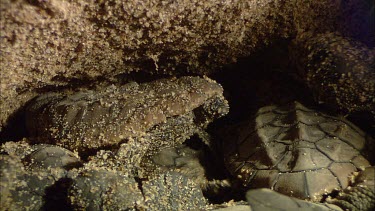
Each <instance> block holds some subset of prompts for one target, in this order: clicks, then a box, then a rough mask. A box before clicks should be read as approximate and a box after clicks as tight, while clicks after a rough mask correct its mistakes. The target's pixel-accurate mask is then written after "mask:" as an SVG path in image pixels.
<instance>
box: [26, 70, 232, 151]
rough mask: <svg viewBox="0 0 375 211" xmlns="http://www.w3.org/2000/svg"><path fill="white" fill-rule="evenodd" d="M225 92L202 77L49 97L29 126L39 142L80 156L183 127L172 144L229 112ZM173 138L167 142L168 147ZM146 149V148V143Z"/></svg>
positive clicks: (30, 114)
mask: <svg viewBox="0 0 375 211" xmlns="http://www.w3.org/2000/svg"><path fill="white" fill-rule="evenodd" d="M222 93H223V88H222V87H221V86H220V85H219V84H217V83H216V82H215V81H213V80H210V79H208V78H200V77H181V78H172V79H160V80H156V81H153V82H149V83H142V84H138V83H136V82H131V83H128V84H125V85H123V86H115V85H112V86H109V87H107V88H105V89H104V90H88V91H80V92H77V93H74V94H70V95H69V94H61V93H49V94H45V95H42V96H40V97H37V98H36V99H34V100H33V101H32V102H31V103H30V105H29V106H28V107H27V109H26V126H27V129H28V132H29V134H30V136H31V137H32V139H33V141H34V142H37V143H50V144H56V145H59V146H62V147H65V148H67V149H69V150H72V151H78V152H83V151H87V150H97V149H99V148H103V147H113V146H116V145H117V144H121V143H123V142H129V140H130V139H137V138H138V140H141V139H140V137H146V136H150V134H148V131H150V130H152V131H154V133H155V134H159V135H161V134H165V133H163V132H164V131H163V130H164V128H165V127H167V126H169V125H172V126H171V127H173V126H174V125H183V127H184V129H182V130H181V131H177V132H175V133H176V134H172V135H173V138H172V139H173V141H175V142H177V141H176V140H177V139H178V140H180V139H181V143H182V142H183V141H184V140H185V139H187V138H188V137H190V136H191V135H193V134H194V131H196V130H199V128H204V127H206V126H207V125H208V123H210V122H211V121H212V120H214V119H216V118H218V117H220V116H223V115H225V114H226V113H228V103H227V101H226V100H225V99H224V97H223V95H222ZM171 127H168V128H171ZM178 132H179V133H178ZM171 133H173V131H171ZM177 133H178V134H177ZM147 134H148V135H147ZM172 135H170V136H171V137H172ZM151 136H152V135H151ZM164 136H167V135H164ZM168 138H169V137H165V138H163V137H160V139H159V140H162V139H168ZM172 139H168V140H167V142H168V143H164V144H165V145H169V144H170V142H172V141H171V140H172ZM142 140H149V139H148V138H145V139H142ZM141 145H142V146H141V147H145V148H147V147H146V145H147V144H146V143H143V144H141ZM160 145H162V143H161V142H160Z"/></svg>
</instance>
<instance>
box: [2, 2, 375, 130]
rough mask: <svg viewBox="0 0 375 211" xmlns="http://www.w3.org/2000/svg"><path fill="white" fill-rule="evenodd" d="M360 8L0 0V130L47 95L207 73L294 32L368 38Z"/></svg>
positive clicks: (317, 4) (305, 4) (308, 4)
mask: <svg viewBox="0 0 375 211" xmlns="http://www.w3.org/2000/svg"><path fill="white" fill-rule="evenodd" d="M362 2H363V1H359V0H352V1H350V2H349V3H347V4H342V3H341V1H335V2H332V1H329V0H325V1H319V2H317V1H308V2H305V1H299V0H295V1H280V0H267V1H256V0H251V1H246V0H227V1H219V2H218V1H215V0H210V1H205V2H201V1H198V0H194V1H186V0H178V1H167V0H166V1H158V0H156V1H155V0H148V1H138V0H133V1H127V2H123V1H118V0H111V1H93V0H86V1H76V0H72V1H64V2H61V1H58V0H51V1H41V0H32V1H22V0H17V1H10V0H2V1H1V2H0V3H1V5H0V8H1V18H0V21H1V24H0V25H1V31H2V36H1V38H0V46H1V49H0V50H1V57H2V60H1V63H0V68H1V69H0V70H1V71H0V74H1V75H0V80H1V82H2V83H1V87H0V88H1V89H0V93H1V98H0V102H1V105H0V106H1V107H0V108H1V110H2V113H1V116H0V124H1V125H0V129H2V128H3V127H4V125H5V123H6V121H7V119H8V118H9V115H11V114H12V113H13V112H14V111H15V110H17V109H19V108H20V107H21V106H23V104H24V103H25V102H26V101H28V100H29V99H31V98H32V96H35V92H37V91H38V92H43V90H44V89H47V88H56V87H61V86H67V85H69V86H71V85H72V84H75V85H78V84H79V83H77V82H84V84H88V83H92V82H94V81H95V80H96V79H97V78H100V77H102V76H103V77H105V78H107V79H111V78H113V77H114V76H116V75H119V74H124V73H125V74H126V73H131V72H135V71H138V70H142V71H146V72H166V73H170V74H176V73H177V72H195V73H200V74H202V73H208V72H211V71H212V70H216V69H217V68H218V67H220V66H221V65H222V64H225V63H230V62H233V61H235V60H236V58H238V57H239V56H245V55H249V54H250V53H251V52H253V51H254V50H256V49H257V48H258V47H262V46H263V45H265V44H268V43H270V42H272V41H273V40H275V39H277V38H281V37H290V36H293V35H295V34H296V32H297V31H308V30H312V31H315V32H324V31H333V30H335V29H337V28H339V30H341V31H344V32H348V33H346V35H349V36H352V34H353V33H352V32H355V33H356V34H357V33H359V32H361V33H360V34H361V36H362V35H364V36H365V37H366V36H367V37H368V34H369V33H368V32H367V33H364V31H363V30H362V29H367V28H369V27H368V26H369V25H370V26H371V23H368V22H366V21H363V19H361V17H362V16H361V15H358V14H363V13H364V12H363V10H365V14H368V12H366V11H367V10H366V9H364V8H369V7H367V4H368V3H366V4H365V6H362V5H364V4H363V3H362ZM353 5H356V6H353ZM357 5H360V6H357ZM341 11H342V12H341ZM343 17H345V18H343ZM358 17H360V18H358ZM338 20H344V21H347V22H349V21H350V24H346V23H345V22H344V23H339V22H340V21H338ZM352 26H355V27H352ZM353 36H355V35H353ZM364 39H365V38H364Z"/></svg>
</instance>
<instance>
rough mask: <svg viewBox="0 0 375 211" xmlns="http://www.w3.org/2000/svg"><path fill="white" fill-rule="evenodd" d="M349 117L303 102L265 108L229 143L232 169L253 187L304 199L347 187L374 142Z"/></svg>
mask: <svg viewBox="0 0 375 211" xmlns="http://www.w3.org/2000/svg"><path fill="white" fill-rule="evenodd" d="M370 139H372V138H371V137H369V136H367V135H366V134H365V133H364V132H363V131H361V130H360V129H359V128H357V127H356V126H354V125H353V124H352V123H350V122H349V121H347V120H345V119H344V118H338V117H333V116H329V115H326V114H323V113H320V112H317V111H314V110H311V109H308V108H306V107H304V106H303V105H301V104H300V103H298V102H293V103H290V104H288V105H286V106H283V107H278V106H267V107H263V108H260V109H259V110H258V112H257V114H256V116H255V118H253V119H250V120H249V121H248V122H244V123H242V124H241V125H240V126H239V127H238V128H237V130H236V131H232V132H231V133H230V135H228V136H227V137H226V140H225V141H224V153H225V155H224V157H225V163H226V166H227V168H228V169H229V171H230V172H231V173H232V174H233V175H235V176H236V177H238V178H239V179H240V180H242V182H243V184H244V185H246V186H248V187H250V188H271V189H274V190H275V191H277V192H280V193H283V194H286V195H289V196H294V197H297V198H301V199H310V200H313V201H319V200H320V199H321V198H322V196H323V194H325V193H331V192H332V191H333V190H340V189H345V188H346V187H347V186H348V185H349V176H351V175H352V173H353V172H356V171H358V170H360V169H363V168H365V167H368V166H370V163H369V161H368V160H366V158H365V157H364V156H363V154H362V153H364V152H365V149H366V147H367V144H368V143H369V142H372V143H373V141H374V140H370Z"/></svg>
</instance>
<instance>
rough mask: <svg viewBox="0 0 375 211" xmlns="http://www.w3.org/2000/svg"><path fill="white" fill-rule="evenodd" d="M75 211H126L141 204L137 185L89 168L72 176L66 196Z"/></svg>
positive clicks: (114, 175) (130, 180)
mask: <svg viewBox="0 0 375 211" xmlns="http://www.w3.org/2000/svg"><path fill="white" fill-rule="evenodd" d="M68 198H69V201H70V203H71V204H72V205H73V207H74V208H75V209H79V210H82V209H83V210H127V209H135V207H137V206H139V205H141V202H142V201H143V196H142V193H141V190H140V189H139V188H138V184H137V182H136V181H135V180H134V178H132V177H127V176H123V175H121V174H119V173H118V172H115V171H107V170H103V169H91V170H88V171H83V172H80V174H79V175H77V176H76V177H73V184H72V186H71V187H70V189H69V195H68Z"/></svg>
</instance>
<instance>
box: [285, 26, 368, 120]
mask: <svg viewBox="0 0 375 211" xmlns="http://www.w3.org/2000/svg"><path fill="white" fill-rule="evenodd" d="M292 46H293V47H292V49H291V52H292V55H293V56H292V60H293V61H294V62H295V63H296V65H297V68H298V70H299V74H300V76H301V78H302V79H303V80H304V81H305V82H306V84H307V85H308V86H309V87H310V88H311V90H312V91H313V93H314V94H315V96H316V98H317V100H318V101H320V102H321V103H325V104H327V105H329V106H331V107H332V108H335V109H340V110H341V111H344V112H349V113H351V112H371V113H372V118H373V120H374V119H375V113H374V112H375V71H374V68H375V62H374V61H375V50H374V49H371V48H369V47H367V46H366V45H364V44H362V43H360V42H357V41H354V40H350V39H348V38H345V37H342V36H341V35H339V34H338V33H323V34H312V33H302V34H301V35H300V36H299V37H298V38H297V39H296V40H295V42H294V45H292Z"/></svg>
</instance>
